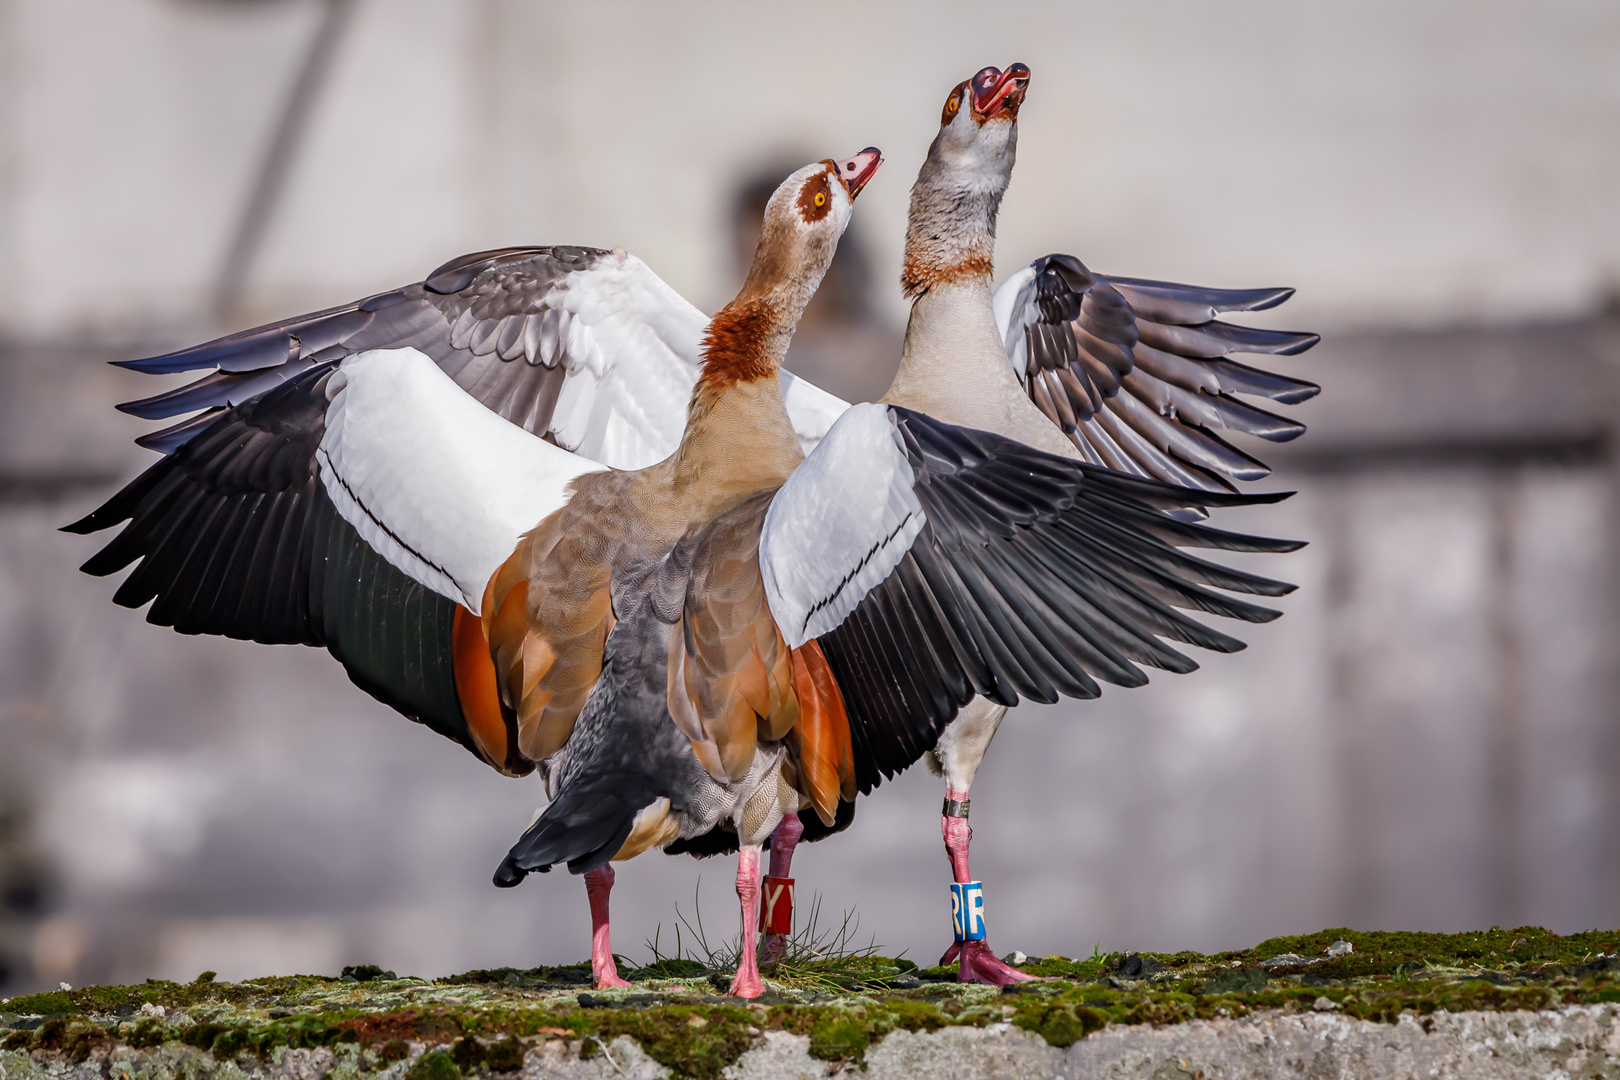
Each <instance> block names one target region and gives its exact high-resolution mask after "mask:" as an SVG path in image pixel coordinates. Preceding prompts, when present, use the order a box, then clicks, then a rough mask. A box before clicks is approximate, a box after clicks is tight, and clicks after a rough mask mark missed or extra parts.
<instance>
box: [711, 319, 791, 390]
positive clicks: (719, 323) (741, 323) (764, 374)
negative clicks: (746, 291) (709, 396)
mask: <svg viewBox="0 0 1620 1080" xmlns="http://www.w3.org/2000/svg"><path fill="white" fill-rule="evenodd" d="M777 322H778V319H777V316H776V314H775V313H774V312H773V311H772V310H771V308H770V306H769V304H768V303H767V302H766V301H764V300H759V299H753V300H743V299H737V300H733V301H732V302H731V303H729V304H727V305H726V306H725V307H723V308H721V309H720V311H719V313H718V314H716V315H715V317H714V318H713V319H711V320H710V321H709V329H708V333H707V334H706V335H705V336H704V339H703V375H702V384H703V387H704V388H705V389H707V390H709V391H711V392H712V391H716V390H721V389H724V388H725V387H727V386H730V385H731V384H733V383H738V382H751V381H753V380H755V379H768V378H774V377H775V376H776V369H775V368H774V367H773V366H772V365H771V364H770V363H769V362H768V361H767V360H766V358H765V345H766V342H767V340H768V339H769V337H770V335H771V334H772V333H773V332H774V331H775V329H776V324H777Z"/></svg>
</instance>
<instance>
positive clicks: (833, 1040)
mask: <svg viewBox="0 0 1620 1080" xmlns="http://www.w3.org/2000/svg"><path fill="white" fill-rule="evenodd" d="M871 1042H872V1036H871V1033H870V1032H868V1031H867V1027H866V1020H865V1018H864V1016H855V1015H852V1014H850V1013H846V1012H843V1011H841V1010H829V1011H828V1013H827V1015H826V1016H823V1017H822V1018H821V1019H820V1020H817V1021H815V1022H814V1023H812V1024H811V1025H810V1056H811V1057H818V1058H821V1059H823V1060H825V1061H843V1060H847V1059H850V1058H854V1059H857V1060H859V1059H860V1058H862V1057H864V1056H865V1054H866V1048H867V1047H868V1046H870V1045H871Z"/></svg>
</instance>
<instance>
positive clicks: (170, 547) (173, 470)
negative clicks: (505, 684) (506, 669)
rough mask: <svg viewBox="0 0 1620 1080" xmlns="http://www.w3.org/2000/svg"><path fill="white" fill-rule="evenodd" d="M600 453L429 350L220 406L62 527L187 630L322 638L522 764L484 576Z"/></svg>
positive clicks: (364, 361) (369, 674)
mask: <svg viewBox="0 0 1620 1080" xmlns="http://www.w3.org/2000/svg"><path fill="white" fill-rule="evenodd" d="M599 468H600V466H598V465H596V464H594V463H592V462H588V461H585V460H583V459H581V458H579V457H577V456H575V455H573V454H569V453H568V452H567V451H564V450H561V449H558V448H557V447H556V446H553V445H551V444H549V443H547V442H544V441H542V440H540V439H537V438H535V437H534V436H532V435H529V434H527V433H526V432H523V431H521V430H519V429H518V428H516V427H513V426H512V425H511V424H508V423H505V422H504V421H502V420H500V419H499V418H497V417H496V416H495V415H494V414H493V413H491V412H490V411H489V410H487V409H485V408H483V407H482V406H481V405H479V403H478V402H476V401H474V400H473V399H472V398H470V397H469V396H467V395H466V394H464V393H462V392H461V391H460V390H458V389H457V388H456V387H455V385H454V384H453V383H452V382H451V380H450V378H449V377H448V376H447V375H445V373H444V372H443V371H442V370H441V369H440V368H439V367H438V366H437V365H435V364H434V362H433V361H432V360H431V359H430V358H429V357H428V356H426V355H425V354H422V353H420V352H417V351H415V350H411V349H403V350H396V351H391V352H363V353H357V354H354V355H352V356H349V357H347V358H346V359H343V360H342V361H323V362H321V363H318V364H314V365H312V366H310V367H308V368H306V369H305V370H304V371H302V372H300V373H297V374H294V375H292V376H291V377H290V378H287V379H286V380H285V381H282V382H280V383H279V384H277V385H274V386H272V387H270V388H269V389H267V390H265V391H262V392H261V393H260V394H258V395H256V396H255V397H253V398H250V399H249V400H247V401H245V402H242V403H240V404H236V405H231V406H229V407H226V408H224V409H223V410H221V411H220V412H218V413H217V414H214V415H212V416H211V417H210V418H209V420H208V422H207V423H206V424H202V425H199V426H198V427H197V429H196V430H195V431H194V432H192V433H191V436H190V438H188V439H187V440H186V441H185V442H184V443H183V444H182V445H180V446H179V447H178V448H177V449H176V450H175V451H174V452H173V453H171V454H169V455H168V456H166V457H165V458H163V460H161V461H159V462H157V463H156V464H154V465H153V466H152V467H151V468H149V469H147V470H146V472H144V473H142V474H141V475H140V476H139V477H137V478H136V479H135V480H133V481H131V482H130V483H129V484H128V485H126V486H125V487H124V489H123V490H121V491H119V492H118V493H117V494H115V495H114V496H113V497H112V498H111V499H109V500H108V501H107V502H106V503H105V504H104V505H102V506H101V507H100V508H98V509H96V510H95V511H93V512H92V513H90V514H89V515H88V516H86V517H85V518H83V519H82V520H80V521H77V522H75V523H73V524H72V525H69V526H67V531H70V532H77V533H91V532H96V531H99V530H102V529H107V528H110V527H113V526H116V525H119V524H121V523H126V522H127V524H124V525H123V528H122V530H121V531H120V532H119V533H118V535H117V536H115V537H114V538H113V539H112V540H111V541H110V542H108V544H107V546H106V547H104V548H103V549H102V550H101V551H100V552H98V553H97V554H96V555H95V556H93V557H92V558H91V559H90V560H89V562H87V563H85V565H84V570H85V571H86V572H87V573H91V574H95V575H98V576H99V575H106V574H112V573H116V572H117V571H120V570H122V569H124V568H126V567H128V566H130V565H131V564H132V563H134V564H137V565H136V566H135V569H134V570H133V572H131V573H130V575H129V577H128V578H126V579H125V581H124V582H123V584H122V585H121V586H120V587H119V589H118V591H117V593H116V594H115V595H114V600H115V601H116V602H117V603H119V604H122V605H124V606H125V607H132V608H138V607H141V606H142V605H145V604H147V603H150V604H151V607H150V609H149V610H148V612H147V619H148V621H150V622H153V623H156V624H158V625H161V626H172V627H174V628H175V629H176V630H178V631H180V632H182V633H191V634H222V635H225V636H227V637H235V638H245V639H248V640H253V641H260V642H267V643H300V644H306V645H324V646H326V647H327V648H328V649H330V650H331V652H332V653H333V655H334V656H336V657H337V659H338V660H339V661H340V662H342V663H343V665H344V666H345V668H346V669H347V670H348V672H349V675H350V677H351V678H352V679H353V680H354V681H355V682H356V683H357V684H358V685H360V686H361V687H362V688H363V689H365V690H367V691H368V692H369V693H371V694H373V695H374V696H376V697H378V698H379V699H381V700H382V701H384V702H385V703H387V704H389V705H391V706H393V707H395V708H397V709H399V710H400V711H401V712H404V713H405V714H406V715H408V716H411V717H413V718H415V719H419V720H422V721H423V722H424V723H427V724H429V725H430V726H432V727H433V728H434V729H435V730H438V731H440V732H441V733H443V734H446V735H448V736H450V737H452V738H455V739H458V740H459V741H461V742H463V743H464V744H466V745H467V746H469V748H471V749H473V750H474V751H475V752H477V753H479V754H480V755H481V756H483V757H484V758H485V759H486V760H488V761H489V762H490V763H491V764H493V765H495V766H497V767H498V768H502V769H504V770H506V771H514V772H526V771H527V770H528V769H529V768H530V767H532V765H531V764H530V763H529V762H527V761H526V760H525V759H524V758H522V756H521V755H519V754H518V753H517V746H516V740H515V738H514V737H513V734H514V733H513V732H512V731H511V730H510V723H509V721H508V719H507V718H506V717H503V716H502V713H501V710H500V708H499V706H498V703H497V702H496V700H495V691H494V685H493V680H494V673H493V668H492V667H491V665H490V659H489V652H488V647H487V645H486V644H485V639H484V634H483V631H482V628H481V626H480V621H479V619H478V615H479V612H480V604H481V602H482V599H483V594H484V588H485V583H486V582H487V581H488V580H489V578H490V577H491V576H492V575H493V574H494V572H495V570H496V569H497V568H498V567H499V566H500V565H501V562H502V560H504V559H505V558H506V557H507V556H508V555H509V554H510V553H511V552H512V550H513V549H514V547H515V546H516V545H517V543H518V539H519V537H520V536H521V534H522V533H524V532H525V531H526V530H528V529H530V528H532V527H533V526H534V524H535V523H536V522H537V521H539V520H540V519H541V518H543V517H545V516H546V515H547V514H548V513H550V512H551V511H552V510H553V509H555V508H556V507H557V506H560V505H562V503H563V501H564V499H565V497H566V488H567V485H568V483H569V482H570V481H571V480H572V479H573V478H574V477H577V476H579V475H581V474H583V473H585V472H590V471H594V470H597V469H599Z"/></svg>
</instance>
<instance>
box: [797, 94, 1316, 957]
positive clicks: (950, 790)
mask: <svg viewBox="0 0 1620 1080" xmlns="http://www.w3.org/2000/svg"><path fill="white" fill-rule="evenodd" d="M1029 76H1030V71H1029V68H1028V67H1026V66H1025V65H1023V64H1013V65H1011V66H1010V67H1008V68H1007V69H1006V70H1005V71H1001V70H998V69H996V68H994V67H988V68H985V69H983V70H982V71H980V72H979V73H978V74H976V75H974V76H973V78H972V79H969V80H967V81H965V82H963V83H960V84H959V85H957V86H956V87H955V88H954V89H952V90H951V92H950V95H949V96H948V97H947V99H946V101H945V105H944V109H943V112H942V115H941V117H940V129H939V133H938V134H937V135H936V136H935V138H934V141H933V144H932V145H931V146H930V147H929V150H928V157H927V160H926V161H925V162H924V164H923V167H922V169H921V171H920V172H919V173H918V176H917V182H916V184H915V186H914V187H913V188H912V192H911V207H910V213H909V218H908V222H907V230H906V248H905V265H904V271H903V276H902V285H903V287H904V289H905V292H906V294H907V295H908V296H909V297H911V298H912V307H911V318H910V321H909V323H908V325H907V327H906V338H905V345H904V349H903V354H902V359H901V363H900V369H899V371H898V373H897V374H896V375H895V379H894V382H893V384H892V385H891V386H890V388H889V390H888V392H887V393H886V394H885V395H884V396H883V398H882V399H881V400H882V401H884V402H886V403H890V404H893V405H899V406H905V407H907V408H910V409H915V410H919V411H922V412H926V413H927V414H929V415H930V416H932V417H934V418H935V419H937V420H943V421H947V422H949V423H953V424H961V425H964V426H968V427H974V428H980V429H983V430H986V431H993V432H996V433H998V434H1000V435H1004V436H1008V437H1010V438H1014V439H1017V440H1019V441H1020V442H1024V443H1028V444H1030V445H1032V446H1036V447H1039V448H1040V449H1042V450H1045V451H1047V452H1049V453H1054V454H1060V455H1063V456H1066V457H1069V458H1077V459H1079V460H1082V461H1086V462H1089V463H1091V464H1093V465H1099V466H1105V467H1107V468H1110V469H1115V470H1118V471H1120V472H1122V473H1125V474H1129V475H1133V476H1137V477H1141V478H1144V479H1154V480H1159V481H1163V482H1167V483H1171V484H1177V485H1182V486H1185V487H1190V488H1197V489H1203V490H1206V491H1210V492H1228V491H1235V490H1236V487H1235V486H1234V482H1235V481H1238V480H1255V479H1259V478H1261V477H1263V476H1266V475H1267V474H1268V471H1269V470H1267V469H1266V467H1265V466H1264V465H1263V464H1261V463H1260V462H1259V461H1257V460H1255V459H1254V458H1253V457H1251V456H1249V455H1248V454H1246V453H1244V452H1242V451H1240V450H1238V449H1237V448H1235V447H1233V446H1232V445H1231V444H1230V443H1228V442H1226V441H1225V440H1224V439H1223V438H1222V437H1221V435H1222V433H1224V432H1228V431H1238V432H1243V433H1245V434H1250V435H1257V436H1259V437H1261V438H1263V439H1268V440H1271V441H1274V442H1282V441H1286V440H1288V439H1292V438H1295V437H1297V436H1298V435H1300V434H1301V433H1302V432H1303V431H1304V430H1305V429H1304V427H1303V425H1301V424H1298V423H1295V422H1293V421H1291V420H1287V419H1285V418H1283V417H1280V416H1276V415H1274V414H1272V413H1270V412H1267V411H1265V410H1262V409H1259V408H1256V407H1255V406H1253V405H1250V404H1248V403H1246V402H1243V401H1241V400H1239V399H1238V398H1237V397H1235V396H1234V395H1235V394H1246V395H1255V396H1260V397H1266V398H1270V399H1273V400H1276V401H1279V402H1282V403H1285V404H1294V403H1296V402H1299V401H1303V400H1304V399H1306V398H1309V397H1311V396H1312V395H1314V394H1315V393H1317V391H1318V387H1317V386H1315V385H1314V384H1312V383H1307V382H1302V381H1299V380H1296V379H1291V378H1286V377H1284V376H1281V375H1277V374H1274V373H1271V372H1267V371H1262V370H1257V369H1255V368H1252V367H1248V366H1246V365H1244V364H1241V363H1238V362H1236V361H1234V360H1231V359H1228V357H1229V355H1230V354H1231V353H1235V352H1249V353H1271V354H1281V355H1292V354H1295V353H1299V352H1303V351H1304V350H1306V349H1308V348H1310V347H1311V346H1312V345H1314V344H1315V343H1316V342H1317V340H1318V337H1317V335H1315V334H1299V333H1283V332H1278V331H1273V330H1263V329H1255V328H1251V327H1243V326H1234V325H1230V324H1227V323H1223V322H1219V321H1216V316H1217V315H1218V314H1219V313H1221V312H1225V311H1260V310H1264V309H1266V308H1270V307H1274V306H1276V305H1277V304H1280V303H1282V302H1283V301H1284V300H1286V299H1287V298H1288V297H1289V296H1291V295H1292V293H1293V290H1291V289H1255V290H1217V289H1205V288H1198V287H1195V286H1188V285H1178V284H1174V283H1170V282H1160V281H1145V280H1139V279H1134V278H1108V277H1103V276H1102V275H1099V274H1094V273H1092V272H1091V271H1089V270H1087V269H1086V267H1085V266H1084V265H1083V264H1082V263H1081V262H1080V261H1079V260H1078V259H1075V258H1074V257H1073V256H1070V255H1050V256H1046V257H1044V258H1041V259H1037V260H1035V261H1034V262H1032V263H1030V264H1029V265H1028V266H1025V267H1023V268H1022V269H1020V270H1019V271H1018V272H1016V273H1014V274H1013V275H1011V276H1010V277H1009V278H1008V279H1007V280H1006V281H1005V282H1004V283H1003V284H1002V285H1001V286H1000V287H999V288H997V289H996V290H995V292H994V293H993V294H992V292H991V270H992V254H993V249H994V245H995V225H996V213H997V210H998V208H999V206H1000V202H1001V197H1002V195H1003V193H1004V192H1005V191H1006V189H1007V183H1008V180H1009V178H1010V176H1011V173H1012V166H1013V161H1014V158H1015V155H1016V149H1017V136H1018V128H1017V117H1018V109H1019V106H1020V105H1021V104H1022V103H1023V100H1024V97H1025V94H1026V92H1027V89H1028V85H1029ZM1195 512H1196V511H1195ZM851 630H852V631H853V628H851ZM864 630H865V633H866V634H867V635H868V636H869V637H870V638H872V639H875V640H877V641H884V640H887V639H890V638H891V637H892V635H891V634H889V633H888V632H887V631H886V630H885V629H884V628H883V627H881V626H877V625H874V626H871V627H866V628H864ZM842 632H843V631H841V633H842ZM868 649H869V650H870V647H868ZM870 651H873V652H874V653H875V652H876V650H870ZM901 655H902V656H903V655H904V654H903V653H902V654H901ZM827 658H828V661H829V663H830V664H831V666H832V669H833V670H834V672H835V673H837V674H838V676H839V677H840V681H842V680H843V678H844V675H845V672H846V670H848V669H849V668H851V667H853V665H854V664H855V663H856V662H857V658H856V657H855V656H854V655H850V654H847V653H846V652H845V650H843V649H839V648H830V647H829V648H827ZM1192 666H1194V665H1192V664H1191V663H1190V662H1189V663H1188V664H1187V666H1186V668H1173V670H1190V669H1191V667H1192ZM997 689H998V692H997V693H993V694H989V695H986V696H981V697H978V698H975V699H974V700H973V701H972V702H971V703H969V704H968V705H967V706H966V707H965V708H964V709H963V710H962V711H961V713H960V715H958V716H956V717H955V719H954V720H952V721H951V722H950V723H949V724H948V725H946V726H945V727H944V730H943V732H942V734H941V735H940V738H939V741H938V744H937V745H936V746H935V747H933V748H932V749H931V750H930V751H929V753H928V763H929V765H930V767H931V768H932V770H933V771H934V772H935V773H936V775H943V777H944V779H945V804H944V808H943V810H942V814H941V831H942V833H943V835H944V838H945V847H946V851H947V854H948V855H949V857H950V861H951V868H952V873H953V877H954V879H955V882H956V884H957V886H958V887H959V888H960V887H961V886H965V885H968V884H970V883H972V882H971V876H970V874H969V872H968V841H969V838H970V836H971V835H972V830H971V829H970V828H969V827H968V822H967V816H968V807H969V795H968V793H969V788H970V786H971V784H972V781H973V776H974V774H975V772H976V771H977V769H978V767H979V763H980V762H981V761H982V760H983V757H984V754H985V752H986V750H987V749H988V748H989V745H990V741H991V739H992V738H993V737H994V735H995V733H996V729H997V727H998V726H999V725H1000V723H1001V720H1002V717H1003V716H1004V715H1005V714H1006V711H1007V708H1008V706H1011V705H1013V704H1016V703H1017V701H1018V700H1019V697H1020V695H1022V696H1026V697H1030V698H1032V699H1034V700H1036V701H1044V702H1050V701H1054V700H1056V695H1055V693H1054V690H1055V688H1043V687H1038V686H1028V687H1012V686H1001V687H998V688H997ZM863 708H864V702H860V701H857V702H855V703H853V704H852V706H851V708H850V718H851V721H852V723H853V724H854V726H855V728H856V729H857V730H858V731H859V730H865V729H868V728H871V729H876V730H881V729H883V728H884V727H885V726H886V725H891V724H893V723H894V722H895V721H894V718H893V716H892V715H891V716H866V715H864V714H863V713H862V709H863ZM931 708H932V707H931V706H928V707H925V708H924V709H923V711H924V712H927V711H928V710H929V709H931ZM936 719H937V718H936ZM876 749H877V750H878V752H876V753H873V754H869V755H865V756H864V757H862V758H861V761H862V763H863V765H868V766H875V769H873V770H871V771H863V772H862V774H861V776H860V777H859V787H860V789H861V790H862V791H863V792H865V791H869V790H870V789H871V787H872V786H873V785H875V784H876V783H878V782H879V779H880V775H879V774H881V775H892V774H893V772H895V771H897V770H898V769H899V768H902V767H904V766H905V765H906V764H909V762H908V761H907V758H906V755H905V754H903V753H891V752H889V751H888V749H887V748H881V747H880V748H876ZM973 884H976V883H973ZM953 957H959V963H958V977H959V978H960V979H962V980H963V981H977V982H990V983H999V984H1005V983H1007V982H1011V981H1017V980H1021V979H1025V978H1028V976H1026V975H1024V974H1023V973H1021V972H1019V971H1016V970H1015V969H1013V968H1011V967H1009V966H1007V965H1006V964H1004V963H1002V962H1001V961H1000V960H998V959H997V958H996V956H995V954H994V952H993V951H991V949H990V947H989V944H988V942H987V941H986V940H984V939H978V940H967V941H962V942H958V943H957V944H955V945H953V946H952V947H951V949H950V950H949V951H947V952H946V954H945V955H944V957H942V958H941V960H940V963H941V964H946V963H949V962H950V961H951V959H952V958H953Z"/></svg>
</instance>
